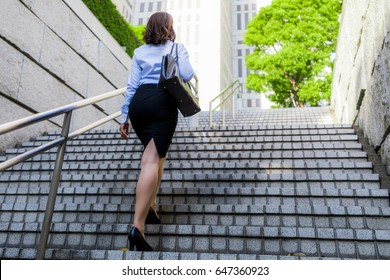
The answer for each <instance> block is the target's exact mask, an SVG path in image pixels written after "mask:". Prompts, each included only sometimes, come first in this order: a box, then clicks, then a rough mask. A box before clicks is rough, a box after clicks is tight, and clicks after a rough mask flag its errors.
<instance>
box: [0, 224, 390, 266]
mask: <svg viewBox="0 0 390 280" xmlns="http://www.w3.org/2000/svg"><path fill="white" fill-rule="evenodd" d="M39 229H40V224H38V223H19V224H16V223H13V224H11V225H10V224H9V223H0V234H1V236H2V238H1V239H2V241H1V243H2V246H1V247H2V248H5V247H6V248H20V247H22V248H35V247H36V245H37V239H38V235H39V234H38V233H39ZM129 230H130V225H128V224H115V225H112V224H83V223H54V224H53V225H52V229H51V235H50V236H49V242H48V248H49V249H61V250H63V249H68V250H71V249H76V250H119V249H120V248H123V247H126V246H128V241H127V233H128V232H129ZM146 232H147V237H146V238H147V241H148V242H149V244H150V245H151V246H152V247H153V248H154V249H155V250H156V251H168V252H188V253H222V254H258V255H275V256H280V255H282V256H286V255H288V254H293V253H303V254H305V255H306V256H308V257H329V258H358V259H390V230H370V229H343V228H301V227H256V226H207V225H152V226H147V228H146ZM5 234H6V238H4V235H5Z"/></svg>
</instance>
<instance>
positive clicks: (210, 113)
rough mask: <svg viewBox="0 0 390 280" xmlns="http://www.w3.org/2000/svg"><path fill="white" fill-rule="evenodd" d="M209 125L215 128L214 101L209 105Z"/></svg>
mask: <svg viewBox="0 0 390 280" xmlns="http://www.w3.org/2000/svg"><path fill="white" fill-rule="evenodd" d="M209 125H210V128H211V127H213V101H210V105H209Z"/></svg>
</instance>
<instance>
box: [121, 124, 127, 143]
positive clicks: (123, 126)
mask: <svg viewBox="0 0 390 280" xmlns="http://www.w3.org/2000/svg"><path fill="white" fill-rule="evenodd" d="M119 131H120V133H121V137H122V139H126V140H128V139H129V124H128V123H121V125H120V127H119Z"/></svg>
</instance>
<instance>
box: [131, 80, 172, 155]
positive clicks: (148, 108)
mask: <svg viewBox="0 0 390 280" xmlns="http://www.w3.org/2000/svg"><path fill="white" fill-rule="evenodd" d="M177 105H178V104H177V101H176V100H175V99H174V98H173V97H172V96H171V95H170V94H169V93H168V92H166V91H165V90H164V89H160V88H158V87H157V85H156V84H144V85H141V86H140V87H139V88H138V90H137V91H136V92H135V94H134V96H133V99H132V100H131V102H130V106H129V118H130V121H131V125H132V126H133V130H134V131H135V133H136V134H137V136H138V138H139V139H140V140H141V142H142V144H143V146H144V147H145V148H146V146H147V145H148V144H149V142H150V140H152V139H153V140H154V143H155V145H156V148H157V152H158V154H159V156H160V158H165V157H166V154H167V152H168V148H169V145H170V144H171V143H172V137H173V134H174V133H175V129H176V125H177V118H178V111H177V107H178V106H177Z"/></svg>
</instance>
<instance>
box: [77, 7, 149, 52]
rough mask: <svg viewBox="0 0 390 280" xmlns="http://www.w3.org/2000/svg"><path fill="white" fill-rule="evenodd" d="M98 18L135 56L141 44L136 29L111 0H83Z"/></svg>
mask: <svg viewBox="0 0 390 280" xmlns="http://www.w3.org/2000/svg"><path fill="white" fill-rule="evenodd" d="M83 2H84V4H85V5H87V7H88V8H89V9H90V10H91V12H92V13H93V14H94V15H95V16H96V18H97V19H98V20H99V21H100V22H101V23H102V24H103V26H104V27H105V28H106V29H107V31H108V32H109V33H110V34H111V35H112V37H114V39H115V40H116V41H117V42H118V43H119V44H120V45H121V46H124V47H126V53H127V54H128V55H129V56H131V57H132V56H133V53H134V49H136V48H137V47H139V46H141V45H142V44H143V43H142V41H140V40H139V39H138V38H137V36H136V34H135V33H134V31H133V30H132V29H131V28H130V26H129V24H128V23H127V22H126V20H125V19H124V18H123V17H122V16H121V14H120V13H119V12H118V11H117V9H116V7H115V5H114V4H113V3H112V2H111V0H83Z"/></svg>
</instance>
